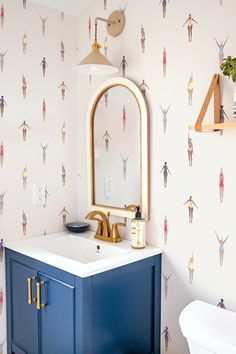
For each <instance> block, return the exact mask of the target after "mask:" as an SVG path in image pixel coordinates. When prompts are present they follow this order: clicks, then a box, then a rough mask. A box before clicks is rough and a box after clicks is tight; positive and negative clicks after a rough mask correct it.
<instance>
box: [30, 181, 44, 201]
mask: <svg viewBox="0 0 236 354" xmlns="http://www.w3.org/2000/svg"><path fill="white" fill-rule="evenodd" d="M45 195H46V184H45V183H33V205H35V206H41V205H45Z"/></svg>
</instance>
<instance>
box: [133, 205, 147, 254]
mask: <svg viewBox="0 0 236 354" xmlns="http://www.w3.org/2000/svg"><path fill="white" fill-rule="evenodd" d="M136 209H137V211H136V213H135V218H134V219H132V220H131V246H132V247H133V248H144V247H145V246H146V237H145V231H146V223H145V220H144V219H142V216H141V212H140V207H139V206H137V208H136Z"/></svg>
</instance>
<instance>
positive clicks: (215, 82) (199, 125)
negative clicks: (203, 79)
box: [188, 74, 236, 132]
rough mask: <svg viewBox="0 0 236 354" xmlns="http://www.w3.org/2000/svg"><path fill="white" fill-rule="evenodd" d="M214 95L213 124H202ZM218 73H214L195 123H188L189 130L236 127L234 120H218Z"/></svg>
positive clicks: (205, 130)
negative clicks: (227, 121) (225, 121)
mask: <svg viewBox="0 0 236 354" xmlns="http://www.w3.org/2000/svg"><path fill="white" fill-rule="evenodd" d="M213 95H214V124H202V122H203V120H204V118H205V115H206V112H207V109H208V107H209V104H210V101H211V98H212V96H213ZM220 105H221V102H220V75H218V74H214V75H213V78H212V81H211V84H210V87H209V90H208V92H207V95H206V98H205V100H204V103H203V106H202V109H201V111H200V113H199V116H198V119H197V121H196V123H195V125H189V127H188V128H189V129H190V130H196V131H197V132H207V131H208V132H209V131H218V130H222V129H236V122H230V123H221V122H220Z"/></svg>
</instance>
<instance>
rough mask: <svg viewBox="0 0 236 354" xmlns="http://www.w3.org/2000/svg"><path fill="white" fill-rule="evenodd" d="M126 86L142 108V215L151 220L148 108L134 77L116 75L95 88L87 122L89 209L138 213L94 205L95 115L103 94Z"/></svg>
mask: <svg viewBox="0 0 236 354" xmlns="http://www.w3.org/2000/svg"><path fill="white" fill-rule="evenodd" d="M116 86H123V87H125V88H126V89H128V90H129V91H130V92H131V93H132V94H133V96H134V97H135V99H136V102H137V104H138V107H139V111H140V206H141V210H142V217H143V218H144V219H145V220H149V110H148V106H147V102H146V100H145V97H144V96H143V94H142V92H141V90H140V88H139V87H138V86H137V85H136V84H135V83H134V82H133V81H131V80H128V79H126V78H123V77H114V78H112V79H109V80H107V81H105V82H103V83H102V84H101V85H100V86H99V87H98V88H97V89H96V91H95V93H94V94H93V96H92V99H91V100H90V103H89V107H88V113H87V122H88V125H87V126H88V131H87V142H88V144H87V153H88V207H89V210H100V211H102V212H104V213H105V214H107V213H110V215H112V216H120V217H125V218H133V217H134V214H135V212H134V211H133V210H130V209H128V208H118V207H113V206H107V205H99V204H95V183H94V115H95V111H96V107H97V104H98V102H99V100H100V99H101V97H102V96H103V94H104V93H105V92H106V91H107V90H109V89H111V88H112V87H116Z"/></svg>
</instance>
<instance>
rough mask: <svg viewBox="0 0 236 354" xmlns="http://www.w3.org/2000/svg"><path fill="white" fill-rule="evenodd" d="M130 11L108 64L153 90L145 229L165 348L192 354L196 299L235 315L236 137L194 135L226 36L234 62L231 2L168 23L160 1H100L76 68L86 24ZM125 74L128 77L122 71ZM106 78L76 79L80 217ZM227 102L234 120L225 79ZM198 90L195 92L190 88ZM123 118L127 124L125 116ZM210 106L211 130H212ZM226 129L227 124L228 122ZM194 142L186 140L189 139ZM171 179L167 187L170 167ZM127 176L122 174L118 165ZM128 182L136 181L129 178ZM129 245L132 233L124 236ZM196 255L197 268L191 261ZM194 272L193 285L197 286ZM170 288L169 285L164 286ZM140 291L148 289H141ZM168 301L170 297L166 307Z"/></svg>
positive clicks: (176, 6) (192, 8) (187, 3)
mask: <svg viewBox="0 0 236 354" xmlns="http://www.w3.org/2000/svg"><path fill="white" fill-rule="evenodd" d="M126 3H127V8H126V10H125V15H126V20H127V22H126V27H125V30H124V32H123V34H122V35H121V36H120V37H118V38H111V37H109V36H108V57H109V59H110V60H111V61H112V62H114V64H116V65H117V66H119V65H120V62H121V60H122V56H123V55H125V56H126V60H127V62H128V67H127V73H126V76H127V77H128V78H130V79H132V80H134V81H135V82H137V84H141V82H142V80H143V79H144V80H145V82H146V84H147V85H148V87H149V90H147V99H148V102H149V106H150V110H151V129H150V130H151V136H150V146H151V154H150V161H151V181H150V183H151V218H150V221H149V222H148V235H147V239H148V241H149V242H150V243H151V244H153V245H157V246H160V247H163V249H164V255H163V274H164V276H165V277H166V281H167V279H168V278H169V276H170V278H169V280H168V281H167V282H168V289H167V288H166V289H165V290H166V291H167V290H168V292H167V294H165V292H164V286H163V294H162V304H163V306H162V331H164V330H165V327H166V326H167V327H168V331H169V335H170V338H171V340H169V343H167V344H168V348H165V343H164V335H162V344H163V348H162V353H164V352H165V349H168V352H169V353H170V354H185V353H187V352H188V350H187V346H186V343H185V340H184V338H183V336H182V335H181V331H180V328H179V325H178V317H179V314H180V311H181V310H182V308H183V307H184V306H185V305H186V304H188V303H189V302H190V301H191V300H193V299H202V300H204V301H208V302H210V303H212V304H214V305H217V304H218V303H219V302H220V299H223V300H224V303H225V306H226V308H227V309H230V310H233V311H236V304H235V297H236V286H235V280H234V278H233V271H234V269H235V266H236V258H235V249H236V238H235V210H234V209H235V207H234V206H235V180H236V170H235V168H234V166H235V157H236V139H235V137H236V135H235V134H236V132H235V131H234V130H229V131H226V130H225V131H224V134H223V135H222V136H221V135H220V134H219V132H216V133H202V134H198V133H194V132H192V131H191V132H189V131H188V129H187V126H188V125H189V124H193V123H194V122H195V120H196V118H197V116H198V114H199V112H200V109H201V106H202V103H203V100H204V98H205V95H206V93H207V90H208V87H209V85H210V82H211V79H212V75H213V74H214V73H219V57H218V54H219V49H218V45H217V43H216V42H215V40H214V38H216V40H217V41H218V43H219V44H220V42H221V41H223V42H224V41H225V40H226V38H227V36H229V38H228V41H227V43H226V44H225V46H224V54H225V56H227V55H232V56H235V50H236V32H235V25H234V23H235V12H236V3H235V1H234V0H222V1H219V0H208V1H203V0H201V1H194V0H181V1H180V0H179V1H170V2H167V11H166V17H165V18H163V8H162V2H161V4H159V3H160V1H157V0H146V1H137V0H128V1H123V0H113V1H109V0H107V10H104V1H103V0H96V1H95V2H94V5H93V6H92V7H90V9H89V10H88V11H87V12H86V13H84V14H83V15H82V16H80V17H79V20H78V30H77V32H78V47H79V52H78V60H80V59H82V58H83V57H84V56H85V55H86V54H87V53H88V52H89V51H90V46H91V43H92V41H90V40H89V31H88V21H89V17H90V16H91V19H92V23H93V19H94V18H95V17H96V16H102V17H107V16H108V15H109V14H110V12H112V11H113V10H115V9H118V8H119V7H121V8H125V6H126ZM189 14H191V15H192V17H193V19H194V20H195V21H196V22H197V23H195V22H193V38H192V41H189V39H188V33H187V26H186V25H185V26H183V25H184V23H185V21H186V20H187V18H188V15H189ZM141 26H143V28H144V31H145V37H146V40H145V47H146V48H145V53H142V50H141ZM98 30H99V34H98V39H99V41H100V43H101V44H102V45H103V44H104V40H105V36H106V31H105V24H104V23H100V22H99V25H98ZM164 47H165V48H166V52H167V68H166V77H164V75H163V74H164V73H163V50H164ZM119 75H122V73H121V72H120V73H119ZM191 76H192V77H193V101H192V104H190V103H191V102H189V97H188V94H189V92H188V82H189V79H190V77H191ZM105 79H106V78H105V77H99V78H95V77H94V78H93V79H92V82H91V84H90V83H89V80H88V78H87V77H82V76H80V77H79V78H78V90H79V129H78V131H79V134H78V137H79V139H78V142H79V146H78V152H79V167H78V169H79V174H80V179H79V181H78V183H79V212H80V216H81V217H83V216H84V215H85V214H86V213H87V211H88V207H87V183H86V179H87V164H86V161H87V160H86V134H85V133H84V132H85V130H86V124H87V122H86V110H87V106H88V102H89V99H90V97H91V95H92V93H93V91H94V90H95V88H96V87H97V86H98V85H99V83H101V82H102V81H103V80H105ZM221 85H222V103H223V104H224V110H225V112H226V113H227V115H228V116H229V118H230V119H232V116H233V102H232V101H233V84H232V83H231V82H230V81H229V80H228V79H226V78H223V77H222V78H221ZM190 88H191V87H190ZM169 105H170V109H169V111H168V114H167V131H166V134H164V131H163V113H162V110H161V108H160V106H162V108H163V109H167V108H168V106H169ZM121 119H122V117H121ZM212 119H213V114H212V106H211V107H210V109H209V111H208V114H207V121H212ZM226 120H227V119H226ZM188 135H189V136H188ZM188 138H190V139H192V143H193V163H192V166H189V160H188ZM165 161H166V162H167V165H168V167H169V170H170V172H171V174H170V175H168V180H167V187H166V188H164V183H163V173H160V171H161V169H162V166H163V165H164V162H165ZM121 168H122V166H121ZM221 168H222V169H223V174H224V183H225V188H224V196H223V201H222V202H220V194H219V174H220V169H221ZM127 173H132V171H129V172H127ZM190 196H192V199H193V201H194V202H195V204H196V206H197V207H198V208H197V207H195V206H194V212H193V213H194V214H193V220H192V221H193V222H192V223H190V222H189V216H188V203H187V204H184V203H185V202H186V201H187V200H188V199H189V197H190ZM165 216H166V218H167V222H168V235H167V243H166V244H165V242H164V241H165V239H164V218H165ZM215 232H216V233H217V235H218V237H219V240H220V241H221V238H223V241H224V240H225V239H226V237H227V236H229V237H228V239H227V240H226V241H225V243H224V259H223V264H222V265H220V259H219V241H218V239H217V237H216V234H215ZM126 237H127V238H129V231H128V229H127V230H126ZM192 256H193V264H191V262H190V267H189V260H190V258H191V257H192ZM191 269H193V272H192V273H193V279H192V278H191ZM163 285H164V282H163ZM140 286H141V284H140ZM165 295H167V298H165Z"/></svg>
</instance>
